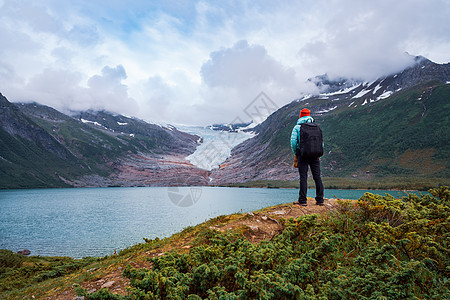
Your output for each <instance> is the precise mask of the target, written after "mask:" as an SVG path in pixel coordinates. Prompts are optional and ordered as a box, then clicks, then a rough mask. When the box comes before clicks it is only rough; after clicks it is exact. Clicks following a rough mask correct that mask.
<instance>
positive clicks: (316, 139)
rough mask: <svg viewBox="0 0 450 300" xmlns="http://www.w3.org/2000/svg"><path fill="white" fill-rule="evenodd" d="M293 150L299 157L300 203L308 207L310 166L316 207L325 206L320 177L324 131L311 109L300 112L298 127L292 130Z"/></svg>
mask: <svg viewBox="0 0 450 300" xmlns="http://www.w3.org/2000/svg"><path fill="white" fill-rule="evenodd" d="M291 150H292V152H293V153H294V154H295V155H296V156H297V162H298V172H299V174H300V191H299V197H298V202H294V204H299V205H302V206H307V201H306V193H307V189H308V166H309V167H311V173H312V176H313V179H314V182H315V185H316V205H324V204H323V202H324V199H323V193H324V188H323V184H322V178H321V177H320V156H322V155H323V140H322V131H321V130H320V128H319V127H318V126H317V124H316V123H314V119H313V118H312V117H311V112H310V110H309V109H307V108H304V109H302V110H301V111H300V116H299V119H298V120H297V125H295V126H294V128H293V129H292V134H291Z"/></svg>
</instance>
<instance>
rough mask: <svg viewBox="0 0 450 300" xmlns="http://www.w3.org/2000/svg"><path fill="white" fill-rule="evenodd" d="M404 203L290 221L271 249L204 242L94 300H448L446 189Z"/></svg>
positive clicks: (368, 204) (231, 241)
mask: <svg viewBox="0 0 450 300" xmlns="http://www.w3.org/2000/svg"><path fill="white" fill-rule="evenodd" d="M430 193H431V195H430V194H426V195H423V196H420V197H419V196H415V195H409V196H408V197H405V198H403V199H394V198H392V197H391V196H384V197H382V196H378V195H373V194H370V193H367V194H365V196H363V197H362V198H360V199H359V200H358V201H354V202H344V201H341V202H339V203H338V206H337V207H336V209H335V210H333V211H330V213H328V214H327V215H325V216H322V217H319V216H317V215H307V216H302V217H300V218H297V219H289V220H284V222H283V226H284V230H283V232H282V233H281V234H279V235H277V236H276V237H275V238H273V239H272V240H271V241H264V242H261V243H260V244H251V243H249V242H248V241H247V240H246V239H245V238H244V237H243V236H242V235H240V234H237V233H230V232H229V233H220V232H216V231H210V230H208V231H205V232H203V233H202V234H201V235H200V236H199V238H198V241H197V246H196V247H194V248H192V249H191V251H190V252H189V253H178V252H175V251H174V252H171V253H168V254H166V255H164V256H160V257H157V258H153V259H150V261H151V262H152V266H153V267H152V269H151V270H149V269H134V268H132V267H131V266H128V267H127V268H126V269H125V270H124V272H123V274H124V276H126V277H128V278H130V283H131V289H130V295H129V296H126V297H123V296H119V295H113V294H111V293H109V292H108V291H106V290H100V291H98V292H96V293H93V294H86V292H85V291H80V294H83V295H84V296H86V297H87V298H88V299H124V298H125V299H186V298H187V299H201V298H209V299H255V298H256V299H424V298H426V299H448V298H450V293H449V288H450V282H449V275H450V264H449V258H450V253H449V245H450V205H449V204H450V196H449V191H448V189H447V188H446V187H443V188H440V189H434V190H430Z"/></svg>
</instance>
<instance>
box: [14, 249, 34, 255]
mask: <svg viewBox="0 0 450 300" xmlns="http://www.w3.org/2000/svg"><path fill="white" fill-rule="evenodd" d="M17 254H22V255H30V254H31V251H30V250H28V249H23V250H20V251H17Z"/></svg>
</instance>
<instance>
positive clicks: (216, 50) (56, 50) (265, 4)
mask: <svg viewBox="0 0 450 300" xmlns="http://www.w3.org/2000/svg"><path fill="white" fill-rule="evenodd" d="M449 19H450V1H448V0H397V1H392V0H386V1H381V0H371V1H362V0H341V1H338V0H336V1H333V0H297V1H270V0H267V1H242V0H239V1H219V0H217V1H183V0H180V1H167V0H165V1H150V0H134V1H116V0H88V1H87V0H77V1H69V0H67V1H65V0H40V1H31V0H0V41H1V42H0V92H1V93H2V94H3V95H5V96H6V97H7V98H8V99H9V100H10V101H36V102H39V103H42V104H45V105H49V106H52V107H54V108H56V109H58V110H60V111H63V112H68V111H71V110H72V111H73V110H86V109H96V110H100V109H105V110H109V111H112V112H117V113H122V114H125V115H129V116H136V117H139V118H142V119H145V120H147V121H153V122H162V123H178V124H199V125H206V124H211V123H218V122H222V123H224V122H231V121H233V120H235V119H238V120H239V119H242V120H248V119H249V118H248V115H247V114H246V113H245V110H246V108H248V106H249V105H251V104H252V101H253V100H254V99H255V98H256V99H258V98H257V97H258V95H260V93H261V92H264V93H265V95H267V97H269V98H270V99H271V100H272V101H273V103H275V104H276V105H277V106H282V105H284V104H286V103H289V102H291V101H292V100H294V99H296V98H298V97H300V96H301V95H302V93H309V92H317V91H316V90H315V87H314V86H311V85H310V84H307V83H306V80H307V79H308V78H309V77H312V76H315V75H320V74H324V73H328V74H329V75H330V76H345V77H353V78H361V79H366V80H371V79H374V78H376V77H378V76H382V75H385V74H389V73H393V72H396V71H398V70H401V69H403V68H405V67H406V66H408V65H409V64H410V63H411V57H409V56H408V55H406V54H405V52H408V53H409V54H411V55H422V56H425V57H427V58H429V59H431V60H432V61H434V62H437V63H447V62H449V61H450V22H449V21H448V20H449Z"/></svg>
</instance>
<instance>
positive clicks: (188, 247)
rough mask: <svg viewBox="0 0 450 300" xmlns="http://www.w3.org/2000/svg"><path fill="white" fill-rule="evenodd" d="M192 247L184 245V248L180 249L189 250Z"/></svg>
mask: <svg viewBox="0 0 450 300" xmlns="http://www.w3.org/2000/svg"><path fill="white" fill-rule="evenodd" d="M191 247H192V246H189V245H186V246H183V247H182V248H183V249H190V248H191Z"/></svg>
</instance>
